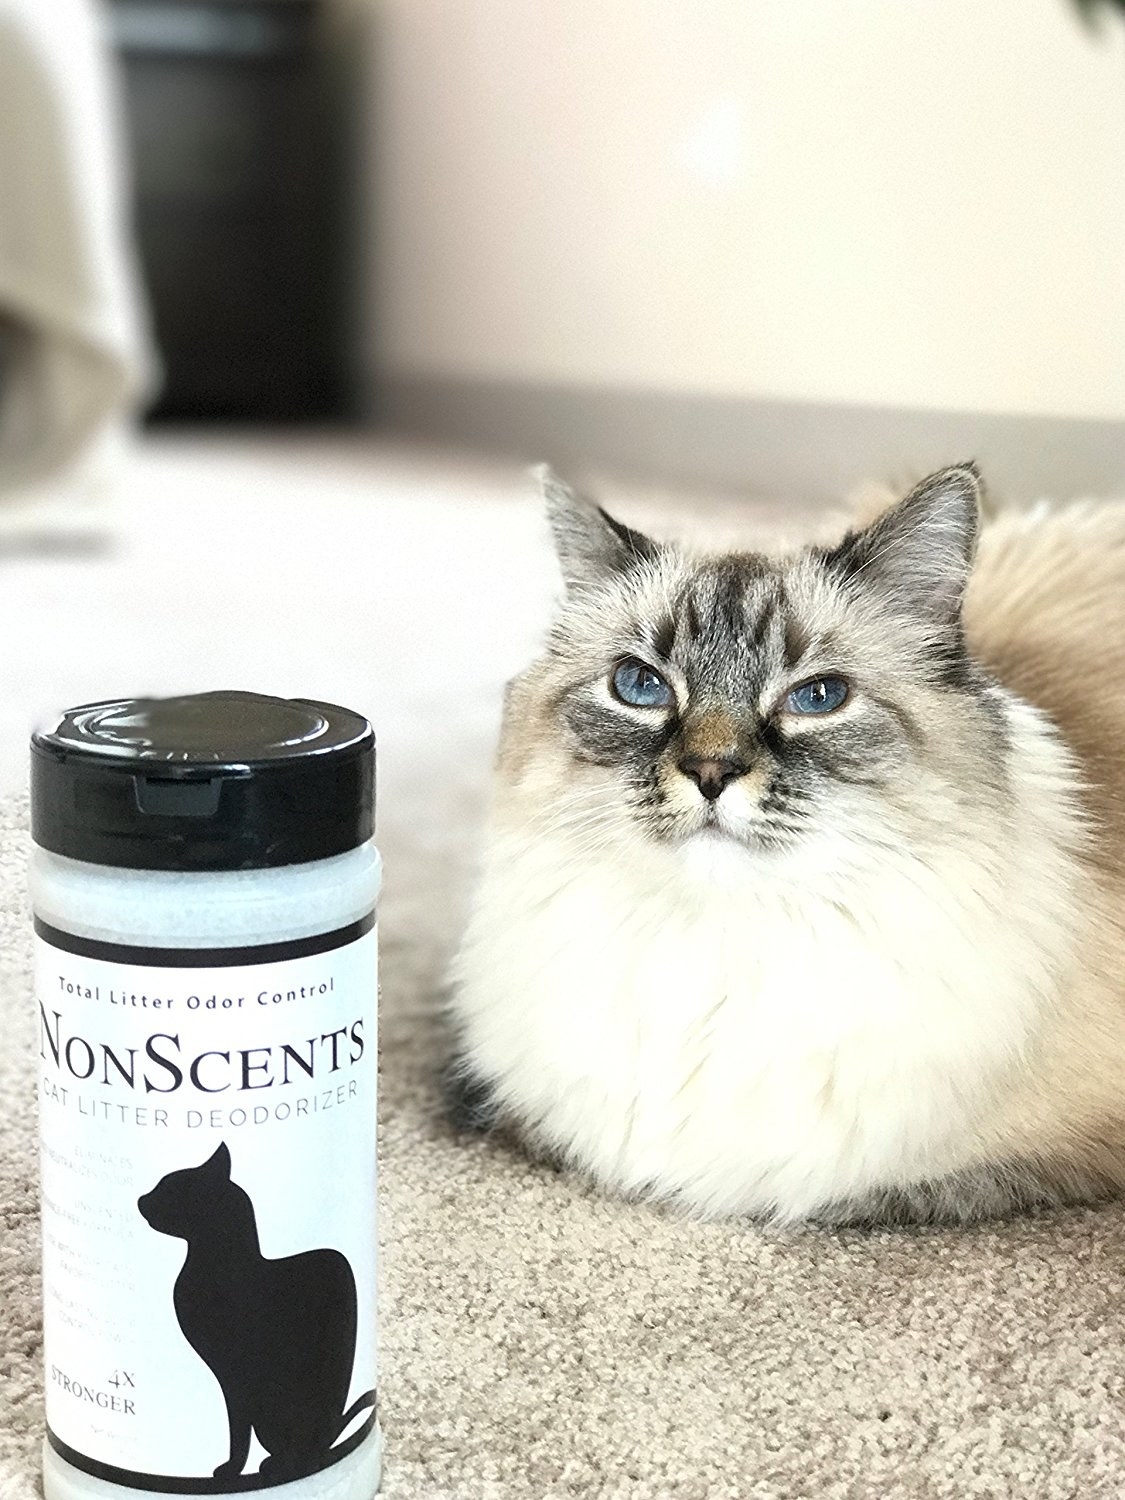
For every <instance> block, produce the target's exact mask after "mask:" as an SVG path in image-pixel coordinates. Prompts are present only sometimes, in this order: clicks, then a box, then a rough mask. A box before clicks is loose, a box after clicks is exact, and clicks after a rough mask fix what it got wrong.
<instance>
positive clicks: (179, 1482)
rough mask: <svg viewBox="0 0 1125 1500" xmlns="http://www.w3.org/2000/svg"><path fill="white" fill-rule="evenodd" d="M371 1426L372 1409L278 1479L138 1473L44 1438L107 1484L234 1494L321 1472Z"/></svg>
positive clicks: (164, 1491)
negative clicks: (323, 1451)
mask: <svg viewBox="0 0 1125 1500" xmlns="http://www.w3.org/2000/svg"><path fill="white" fill-rule="evenodd" d="M374 1426H375V1413H374V1412H372V1413H371V1415H370V1416H369V1417H368V1418H367V1420H366V1421H365V1422H364V1424H363V1426H362V1427H360V1428H359V1429H358V1430H357V1431H356V1432H353V1433H352V1435H351V1437H349V1438H346V1439H345V1440H344V1442H342V1443H340V1444H339V1445H338V1446H337V1447H335V1448H330V1449H329V1450H328V1457H327V1458H326V1459H325V1460H324V1462H323V1463H319V1464H317V1465H316V1467H315V1468H312V1469H306V1470H305V1472H304V1473H303V1474H286V1475H285V1476H284V1477H280V1478H277V1479H275V1478H273V1476H272V1475H269V1474H240V1475H239V1476H238V1477H237V1478H235V1479H213V1478H212V1477H211V1476H210V1475H203V1474H198V1475H195V1476H194V1477H193V1478H190V1479H184V1478H181V1477H180V1476H179V1475H173V1474H139V1473H137V1472H136V1471H134V1470H133V1469H118V1468H116V1467H115V1466H114V1465H113V1464H103V1463H102V1461H101V1460H100V1459H97V1458H87V1457H86V1455H85V1454H84V1453H77V1452H75V1450H74V1449H73V1448H72V1447H70V1445H69V1444H68V1443H64V1442H63V1440H62V1439H61V1438H60V1437H56V1436H55V1434H54V1433H53V1432H52V1431H51V1429H50V1428H49V1427H48V1428H47V1441H48V1442H49V1443H50V1445H51V1447H52V1448H53V1449H54V1450H55V1452H56V1453H57V1454H58V1455H59V1457H60V1458H64V1459H65V1460H66V1462H67V1463H68V1464H71V1465H72V1466H73V1467H74V1468H76V1469H81V1470H82V1472H83V1473H84V1474H92V1475H93V1476H94V1478H95V1479H105V1480H108V1481H109V1483H110V1484H125V1485H130V1486H132V1488H133V1489H138V1490H157V1491H159V1492H160V1493H162V1494H165V1495H237V1494H241V1493H243V1492H244V1491H246V1490H264V1489H269V1488H271V1487H274V1486H277V1485H279V1484H288V1483H289V1482H290V1481H291V1480H294V1479H307V1478H308V1476H309V1475H310V1474H320V1473H322V1472H323V1471H324V1470H325V1469H330V1468H331V1467H332V1466H333V1464H338V1463H339V1462H340V1460H341V1459H342V1458H347V1456H348V1454H349V1453H354V1452H355V1450H356V1449H357V1448H358V1447H359V1445H360V1444H361V1443H362V1442H363V1440H364V1438H365V1437H367V1435H368V1433H369V1432H370V1431H371V1429H372V1428H373V1427H374Z"/></svg>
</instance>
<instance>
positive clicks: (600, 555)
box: [533, 464, 660, 590]
mask: <svg viewBox="0 0 1125 1500" xmlns="http://www.w3.org/2000/svg"><path fill="white" fill-rule="evenodd" d="M533 473H534V478H535V480H536V483H537V484H538V485H539V487H540V489H541V490H542V493H543V500H544V503H545V505H546V507H547V519H548V520H549V521H550V523H551V531H552V532H553V534H554V538H555V551H556V552H557V554H558V559H559V566H560V567H561V568H562V575H563V581H564V582H565V584H566V586H567V589H568V590H569V589H575V588H582V587H583V586H588V585H590V584H597V583H603V582H605V580H606V579H607V578H610V577H612V576H613V575H614V574H615V573H623V572H625V571H627V570H628V569H629V568H633V567H636V566H637V564H638V563H645V562H651V561H652V560H653V559H654V558H655V557H656V556H657V555H658V553H659V550H660V549H659V547H658V545H657V543H656V542H654V541H653V540H652V539H651V538H650V537H647V536H644V535H643V534H642V533H641V532H639V531H633V530H632V528H631V527H628V526H624V525H622V523H621V522H620V521H615V520H614V519H613V517H612V516H611V515H608V514H607V513H606V512H605V511H604V510H602V508H601V506H600V505H595V504H594V503H593V501H591V500H585V499H583V498H582V496H581V495H578V494H576V493H575V492H574V491H573V490H572V489H571V488H570V487H569V485H565V484H564V483H563V482H562V480H561V479H560V478H559V477H558V475H557V474H555V473H554V472H553V471H552V470H551V469H550V468H548V467H547V465H546V464H542V465H541V466H540V467H539V468H537V469H535V470H534V471H533Z"/></svg>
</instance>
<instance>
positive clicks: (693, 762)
mask: <svg viewBox="0 0 1125 1500" xmlns="http://www.w3.org/2000/svg"><path fill="white" fill-rule="evenodd" d="M748 769H749V767H748V766H747V765H746V762H745V761H742V760H739V759H738V757H737V756H734V755H724V756H721V757H720V756H703V755H685V756H684V758H683V760H681V761H680V770H681V771H682V772H683V773H684V775H685V776H690V777H691V779H692V781H694V782H695V784H696V786H697V787H698V788H699V790H700V791H701V792H702V793H703V795H704V796H705V797H706V798H707V800H708V802H714V801H715V800H716V798H718V797H721V796H722V794H723V789H724V788H725V787H726V785H727V783H728V782H730V781H736V780H737V779H738V777H739V776H745V775H746V772H747V770H748Z"/></svg>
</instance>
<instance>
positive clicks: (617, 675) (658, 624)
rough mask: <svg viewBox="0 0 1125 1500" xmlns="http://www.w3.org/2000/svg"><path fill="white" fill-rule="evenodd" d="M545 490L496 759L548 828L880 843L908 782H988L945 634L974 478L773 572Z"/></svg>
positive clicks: (951, 635)
mask: <svg viewBox="0 0 1125 1500" xmlns="http://www.w3.org/2000/svg"><path fill="white" fill-rule="evenodd" d="M546 485H547V498H548V504H549V510H550V514H551V519H552V524H553V527H554V532H555V537H556V542H557V546H558V551H559V556H560V561H561V563H562V567H563V572H564V576H565V579H566V582H567V596H566V600H565V602H564V604H563V607H562V609H561V611H560V614H559V616H558V618H557V620H556V622H555V625H554V628H553V630H552V633H551V636H550V639H549V644H548V651H547V654H546V656H545V657H544V658H543V659H542V660H541V661H540V662H538V663H536V664H535V666H533V667H532V668H531V669H530V670H529V671H528V672H526V673H524V674H523V676H522V677H521V679H520V680H519V681H518V683H517V684H516V685H515V689H514V691H513V694H512V696H511V699H510V701H509V708H508V722H507V724H506V738H508V739H509V740H511V739H513V738H514V740H515V742H516V744H515V747H514V753H511V752H508V753H507V755H506V759H507V763H508V765H509V766H510V767H516V766H518V767H519V768H520V774H527V773H528V772H530V773H531V775H532V778H533V780H534V781H535V782H536V784H537V785H538V786H539V788H541V790H542V793H543V794H545V795H547V796H549V797H550V799H551V802H552V804H553V805H552V807H551V809H550V812H549V820H550V821H553V823H554V824H555V826H557V827H564V826H569V827H571V828H573V829H575V830H578V831H579V832H581V831H586V832H588V834H589V837H590V840H591V843H592V844H596V842H597V840H598V838H599V837H602V838H604V837H606V836H609V835H610V834H611V833H612V830H613V829H617V830H619V831H624V830H628V831H631V832H639V833H641V834H643V835H644V836H645V837H647V838H649V839H652V840H655V841H658V842H663V843H670V844H682V843H685V842H688V841H693V840H697V839H698V840H701V841H705V840H721V841H726V842H733V843H735V844H738V845H741V846H743V847H744V848H747V849H750V850H752V851H755V852H759V853H773V852H778V851H783V850H787V849H793V848H795V847H798V846H800V845H801V844H802V843H807V842H808V841H810V840H815V839H824V838H825V837H826V836H829V835H831V836H834V837H836V838H843V839H849V838H851V839H855V838H867V839H869V840H876V841H877V840H879V839H880V838H882V839H885V838H888V837H893V836H894V834H895V830H896V828H898V827H900V826H901V823H902V821H903V818H904V817H905V816H906V812H907V810H908V809H909V808H910V807H911V805H912V804H913V803H914V802H916V801H917V799H918V798H919V796H920V795H924V794H925V793H926V791H927V790H928V791H929V792H930V793H931V794H933V795H949V794H951V789H952V792H954V793H955V788H956V784H957V779H958V777H964V776H966V775H972V776H979V775H981V774H983V775H989V774H991V773H990V771H989V769H988V748H987V747H988V745H989V743H990V741H991V740H992V739H993V738H994V736H995V734H996V732H997V716H996V714H995V712H994V711H992V709H991V707H990V701H989V694H990V692H991V689H990V686H989V684H988V683H987V681H986V680H985V679H984V678H983V676H982V674H981V673H980V672H979V671H978V669H977V668H976V667H975V665H974V664H973V663H972V661H971V660H970V658H969V657H968V655H967V653H966V650H965V646H964V642H963V638H962V632H961V623H960V611H961V601H962V596H963V593H964V589H965V585H966V581H967V578H968V572H969V567H970V563H971V558H972V553H973V549H974V545H975V540H976V531H977V511H978V481H977V477H976V473H975V471H974V470H973V469H972V468H971V467H968V466H966V467H963V468H957V469H951V470H945V471H942V473H941V474H938V475H935V476H934V477H933V478H932V479H930V480H927V481H926V482H925V483H924V484H923V485H920V486H919V487H918V488H917V489H916V490H915V491H913V492H912V494H911V495H910V496H908V497H907V499H906V500H905V501H903V502H902V503H901V504H900V505H898V506H897V507H896V508H895V509H894V510H892V511H890V512H888V513H887V514H886V515H885V516H883V517H881V518H880V519H879V520H878V521H877V522H876V523H875V524H874V525H873V526H871V527H870V528H868V529H867V530H866V531H863V532H859V533H853V534H850V535H849V536H848V537H846V538H845V539H844V541H843V542H842V543H841V544H840V545H839V546H838V547H836V548H835V549H832V550H824V549H808V550H806V551H804V552H802V553H798V554H794V555H790V556H787V557H781V558H772V559H771V558H767V557H764V556H760V555H757V554H742V555H731V556H724V557H717V558H704V559H696V558H692V557H690V556H688V555H686V554H685V553H683V552H682V551H680V550H679V549H678V548H674V547H670V546H667V545H661V544H657V543H654V542H652V541H650V540H649V539H648V538H646V537H643V536H641V535H639V534H638V533H636V532H632V531H628V530H627V529H626V528H624V527H622V526H621V525H620V524H619V523H617V522H615V521H612V520H611V519H610V518H609V517H607V516H606V515H605V514H604V513H603V512H600V511H598V510H597V509H595V508H594V507H591V506H589V505H588V504H586V503H585V502H583V501H581V500H579V499H577V497H575V496H573V495H572V494H571V493H570V492H569V491H567V490H566V489H565V488H564V487H562V486H561V485H560V484H559V483H558V482H557V481H555V480H553V479H552V478H550V477H548V478H547V481H546ZM513 718H515V719H516V720H517V721H518V720H521V719H522V721H523V722H522V723H520V722H517V723H515V724H513ZM560 752H561V754H560ZM552 768H553V771H554V775H553V778H552ZM568 772H569V774H568ZM536 773H538V774H536ZM552 779H553V784H552Z"/></svg>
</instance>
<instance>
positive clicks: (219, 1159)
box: [203, 1141, 230, 1178]
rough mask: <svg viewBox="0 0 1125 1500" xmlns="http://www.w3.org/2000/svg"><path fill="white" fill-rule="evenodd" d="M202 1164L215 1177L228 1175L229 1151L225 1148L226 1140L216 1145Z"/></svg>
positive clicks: (227, 1176)
mask: <svg viewBox="0 0 1125 1500" xmlns="http://www.w3.org/2000/svg"><path fill="white" fill-rule="evenodd" d="M203 1165H204V1166H205V1167H206V1168H207V1170H208V1171H209V1172H212V1173H214V1175H215V1176H216V1177H222V1178H229V1177H230V1152H229V1151H228V1150H227V1143H226V1141H223V1142H221V1144H220V1145H218V1146H216V1148H215V1150H214V1151H213V1152H212V1153H211V1155H210V1156H209V1157H208V1158H207V1160H206V1161H205V1162H204V1163H203Z"/></svg>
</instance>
